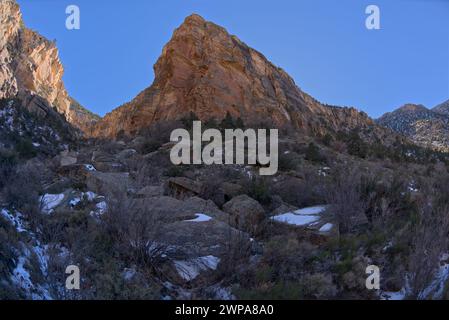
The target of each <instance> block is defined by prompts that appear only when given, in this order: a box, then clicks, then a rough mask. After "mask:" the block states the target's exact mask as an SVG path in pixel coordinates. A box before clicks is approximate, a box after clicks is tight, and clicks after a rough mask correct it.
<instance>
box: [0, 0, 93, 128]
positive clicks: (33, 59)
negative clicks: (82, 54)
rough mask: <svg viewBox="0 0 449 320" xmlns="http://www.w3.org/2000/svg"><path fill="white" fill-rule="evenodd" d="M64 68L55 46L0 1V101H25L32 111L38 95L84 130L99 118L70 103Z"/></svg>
mask: <svg viewBox="0 0 449 320" xmlns="http://www.w3.org/2000/svg"><path fill="white" fill-rule="evenodd" d="M63 74H64V68H63V66H62V64H61V61H60V60H59V55H58V49H57V48H56V45H55V43H53V42H51V41H49V40H47V39H46V38H44V37H42V36H41V35H39V34H38V33H37V32H35V31H32V30H30V29H27V28H26V27H25V26H24V23H23V20H22V15H21V12H20V8H19V5H18V4H17V3H16V2H15V1H12V0H0V98H13V97H16V96H19V97H22V98H24V97H25V96H27V99H24V100H27V101H30V105H28V106H27V107H28V108H29V109H31V110H33V109H35V108H36V107H37V106H36V105H34V103H33V101H35V100H34V99H30V98H29V96H30V95H31V96H33V95H37V96H39V97H40V98H43V99H45V101H46V102H47V103H48V104H49V105H50V106H52V107H54V108H55V109H56V110H57V111H58V112H59V113H60V114H62V115H64V117H65V118H66V120H67V121H68V122H70V123H71V124H73V125H74V126H76V127H78V128H79V129H82V130H87V128H89V127H90V126H91V124H93V123H94V122H95V121H96V120H98V117H97V116H95V115H93V114H91V113H89V112H86V111H85V109H84V108H82V107H81V106H80V105H79V104H77V103H75V102H73V99H71V98H70V97H69V95H68V93H67V91H66V89H65V86H64V83H63V81H62V76H63Z"/></svg>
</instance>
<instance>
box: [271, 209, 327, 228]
mask: <svg viewBox="0 0 449 320" xmlns="http://www.w3.org/2000/svg"><path fill="white" fill-rule="evenodd" d="M325 210H326V206H316V207H308V208H303V209H300V210H296V211H293V212H287V213H284V214H280V215H277V216H274V217H271V220H274V221H277V222H282V223H287V224H291V225H295V226H307V225H310V224H312V223H315V222H318V221H319V220H320V218H321V216H320V214H321V213H323V212H324V211H325Z"/></svg>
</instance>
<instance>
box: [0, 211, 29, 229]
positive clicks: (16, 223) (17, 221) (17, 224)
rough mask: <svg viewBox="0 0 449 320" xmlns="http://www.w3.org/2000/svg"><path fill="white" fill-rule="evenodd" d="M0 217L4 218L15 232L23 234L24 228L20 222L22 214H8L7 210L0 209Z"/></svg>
mask: <svg viewBox="0 0 449 320" xmlns="http://www.w3.org/2000/svg"><path fill="white" fill-rule="evenodd" d="M1 215H2V216H3V217H4V218H6V220H8V221H9V222H10V223H11V224H12V225H13V226H14V227H15V228H16V230H17V232H19V233H21V232H25V231H26V230H25V228H24V226H23V222H22V214H21V213H20V212H17V211H16V212H15V215H14V214H12V213H10V212H9V211H8V210H6V209H2V210H1Z"/></svg>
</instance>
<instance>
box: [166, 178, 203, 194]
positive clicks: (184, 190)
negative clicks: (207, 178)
mask: <svg viewBox="0 0 449 320" xmlns="http://www.w3.org/2000/svg"><path fill="white" fill-rule="evenodd" d="M167 185H168V192H169V194H170V195H172V196H173V197H175V198H177V199H187V198H189V197H192V196H196V195H199V194H200V193H201V191H202V184H201V183H199V182H196V181H194V180H192V179H189V178H184V177H176V178H170V179H168V182H167Z"/></svg>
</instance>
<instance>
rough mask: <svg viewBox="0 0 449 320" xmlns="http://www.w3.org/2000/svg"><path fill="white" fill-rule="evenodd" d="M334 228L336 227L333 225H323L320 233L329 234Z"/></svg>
mask: <svg viewBox="0 0 449 320" xmlns="http://www.w3.org/2000/svg"><path fill="white" fill-rule="evenodd" d="M333 227H334V225H333V224H332V223H326V224H325V225H323V226H322V227H321V228H320V230H319V231H320V232H329V231H331V230H332V228H333Z"/></svg>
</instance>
